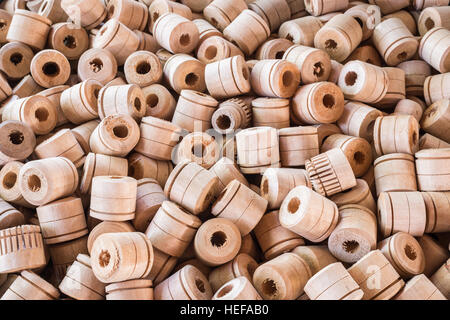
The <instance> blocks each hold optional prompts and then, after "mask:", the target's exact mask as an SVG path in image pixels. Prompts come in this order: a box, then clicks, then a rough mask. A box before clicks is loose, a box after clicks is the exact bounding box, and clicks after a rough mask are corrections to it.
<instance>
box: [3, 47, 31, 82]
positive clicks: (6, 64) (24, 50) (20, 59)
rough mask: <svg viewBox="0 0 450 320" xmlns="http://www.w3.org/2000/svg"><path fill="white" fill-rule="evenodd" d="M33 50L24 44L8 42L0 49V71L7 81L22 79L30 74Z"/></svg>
mask: <svg viewBox="0 0 450 320" xmlns="http://www.w3.org/2000/svg"><path fill="white" fill-rule="evenodd" d="M33 55H34V53H33V50H31V48H30V47H28V46H27V45H26V44H23V43H20V42H10V43H7V44H5V45H4V46H2V48H1V49H0V57H1V58H0V70H1V71H2V72H3V73H4V74H5V75H6V77H7V78H8V79H13V80H15V79H20V80H21V79H22V78H23V77H24V76H26V75H27V74H28V73H29V72H30V64H31V59H33Z"/></svg>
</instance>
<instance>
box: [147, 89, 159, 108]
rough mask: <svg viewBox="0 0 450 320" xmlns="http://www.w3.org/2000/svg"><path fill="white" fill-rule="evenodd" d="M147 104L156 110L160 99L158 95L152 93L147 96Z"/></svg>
mask: <svg viewBox="0 0 450 320" xmlns="http://www.w3.org/2000/svg"><path fill="white" fill-rule="evenodd" d="M145 102H146V104H147V107H149V108H154V107H156V106H157V105H158V102H159V98H158V96H157V95H156V94H154V93H152V94H149V95H148V96H147V98H146V99H145Z"/></svg>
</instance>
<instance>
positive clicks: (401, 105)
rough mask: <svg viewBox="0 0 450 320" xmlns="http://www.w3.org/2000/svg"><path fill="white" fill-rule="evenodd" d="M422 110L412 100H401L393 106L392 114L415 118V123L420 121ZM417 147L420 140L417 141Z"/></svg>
mask: <svg viewBox="0 0 450 320" xmlns="http://www.w3.org/2000/svg"><path fill="white" fill-rule="evenodd" d="M423 111H424V109H423V108H422V106H421V105H420V104H419V103H418V102H417V101H414V100H411V99H402V100H400V101H398V102H397V105H396V106H395V109H394V113H395V114H404V115H411V116H413V117H414V118H416V120H417V122H419V121H420V119H422V114H423ZM419 147H420V139H419Z"/></svg>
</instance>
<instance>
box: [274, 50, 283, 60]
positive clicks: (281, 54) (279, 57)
mask: <svg viewBox="0 0 450 320" xmlns="http://www.w3.org/2000/svg"><path fill="white" fill-rule="evenodd" d="M283 56H284V51H278V52H277V53H275V59H283Z"/></svg>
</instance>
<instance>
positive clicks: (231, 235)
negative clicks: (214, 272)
mask: <svg viewBox="0 0 450 320" xmlns="http://www.w3.org/2000/svg"><path fill="white" fill-rule="evenodd" d="M240 246H241V233H240V232H239V229H238V227H237V226H236V225H235V224H234V223H233V222H231V221H230V220H228V219H223V218H213V219H210V220H208V221H206V222H204V223H203V224H202V225H201V226H200V228H199V229H198V231H197V233H196V234H195V238H194V250H195V255H196V257H197V259H199V260H200V261H201V262H202V263H204V264H205V265H207V266H218V265H221V264H224V263H227V262H228V261H231V260H233V258H234V257H236V255H237V254H238V252H239V248H240Z"/></svg>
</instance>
